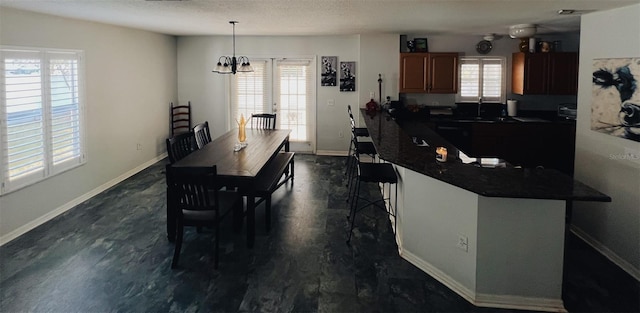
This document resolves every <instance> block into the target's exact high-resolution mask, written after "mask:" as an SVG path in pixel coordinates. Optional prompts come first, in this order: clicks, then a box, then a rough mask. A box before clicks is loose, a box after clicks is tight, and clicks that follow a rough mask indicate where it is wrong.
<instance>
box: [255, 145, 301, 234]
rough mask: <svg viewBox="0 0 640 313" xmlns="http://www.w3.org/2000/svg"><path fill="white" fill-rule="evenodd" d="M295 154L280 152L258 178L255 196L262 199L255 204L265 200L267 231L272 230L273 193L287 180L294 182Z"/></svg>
mask: <svg viewBox="0 0 640 313" xmlns="http://www.w3.org/2000/svg"><path fill="white" fill-rule="evenodd" d="M294 156H295V153H293V152H281V153H278V154H277V155H276V156H275V158H273V160H271V161H270V162H269V164H267V165H266V166H265V168H264V169H263V170H262V172H261V173H260V175H258V177H257V178H256V188H255V189H254V191H255V194H254V197H260V199H259V200H258V201H256V204H255V205H256V206H257V205H258V204H260V203H262V202H263V201H264V202H265V225H266V228H267V231H270V230H271V194H272V193H273V192H274V191H276V189H278V188H279V187H280V186H282V185H284V184H285V183H286V182H287V181H289V180H291V182H293V176H294V171H293V165H294V160H293V159H294Z"/></svg>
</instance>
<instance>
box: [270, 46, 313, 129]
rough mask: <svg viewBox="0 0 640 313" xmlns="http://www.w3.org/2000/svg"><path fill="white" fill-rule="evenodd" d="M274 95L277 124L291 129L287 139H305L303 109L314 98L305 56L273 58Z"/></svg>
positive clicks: (304, 111) (308, 63)
mask: <svg viewBox="0 0 640 313" xmlns="http://www.w3.org/2000/svg"><path fill="white" fill-rule="evenodd" d="M276 65H277V66H276V67H277V71H276V79H275V83H276V88H275V93H276V97H277V98H276V99H278V101H277V103H278V104H279V106H278V112H277V113H278V116H280V117H279V118H278V119H279V120H280V121H279V123H280V126H279V127H280V128H284V129H291V136H290V137H291V138H290V139H291V141H309V135H310V131H309V123H308V118H307V112H308V110H310V108H311V103H312V102H314V99H315V97H314V92H313V91H314V88H315V82H314V80H313V76H312V75H313V71H312V63H311V62H310V61H309V60H289V59H284V60H278V61H276Z"/></svg>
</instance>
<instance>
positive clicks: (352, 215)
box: [347, 179, 360, 244]
mask: <svg viewBox="0 0 640 313" xmlns="http://www.w3.org/2000/svg"><path fill="white" fill-rule="evenodd" d="M355 188H356V189H355V191H354V194H353V199H352V200H351V210H350V213H349V218H350V219H351V227H350V228H349V237H348V238H347V244H349V243H350V242H351V234H352V233H353V225H354V223H355V221H356V213H357V209H358V198H359V197H360V179H358V180H357V181H356V187H355Z"/></svg>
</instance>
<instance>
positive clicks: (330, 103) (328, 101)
mask: <svg viewBox="0 0 640 313" xmlns="http://www.w3.org/2000/svg"><path fill="white" fill-rule="evenodd" d="M335 104H336V101H335V100H333V99H329V100H327V105H328V106H334V105H335Z"/></svg>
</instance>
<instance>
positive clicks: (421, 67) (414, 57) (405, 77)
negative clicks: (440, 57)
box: [399, 53, 429, 93]
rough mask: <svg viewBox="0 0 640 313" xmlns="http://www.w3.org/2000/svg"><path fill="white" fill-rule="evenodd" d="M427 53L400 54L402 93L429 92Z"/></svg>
mask: <svg viewBox="0 0 640 313" xmlns="http://www.w3.org/2000/svg"><path fill="white" fill-rule="evenodd" d="M428 58H429V54H427V53H401V54H400V88H399V89H400V92H422V93H424V92H427V83H428V82H427V79H428V77H427V73H428V69H427V66H428V65H429V62H428Z"/></svg>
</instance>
